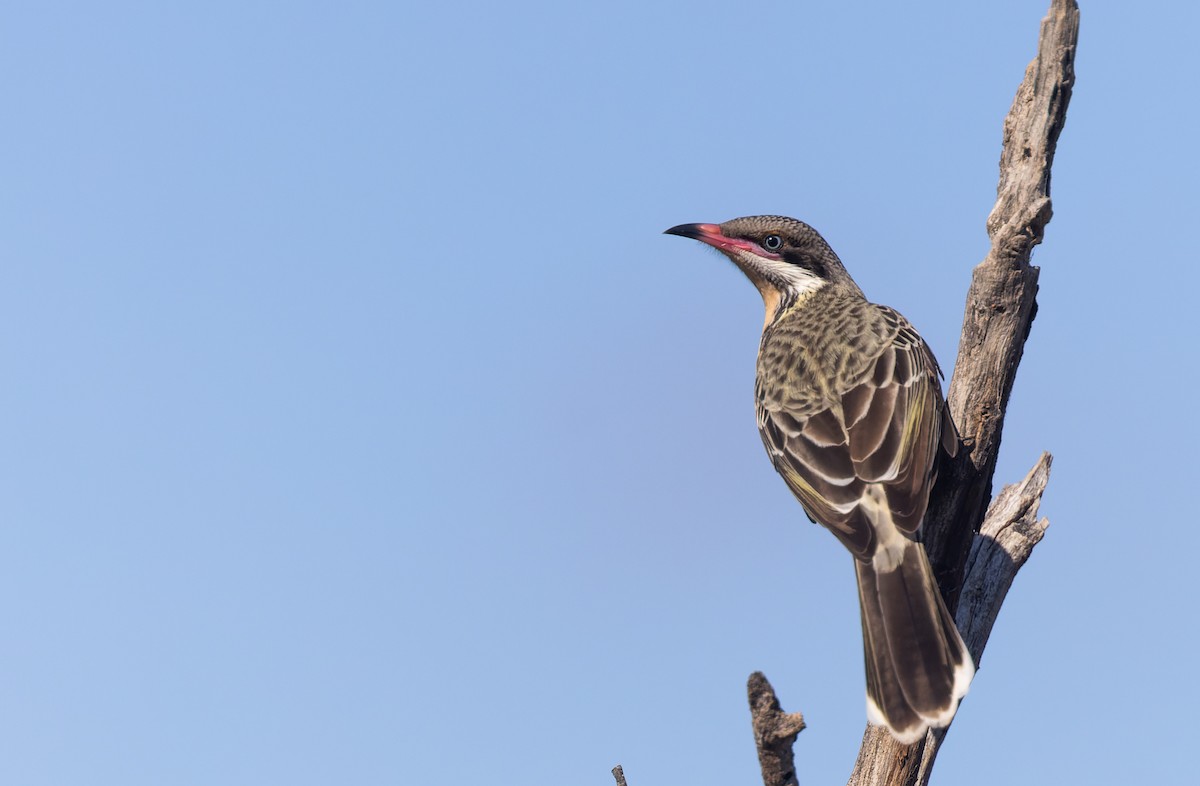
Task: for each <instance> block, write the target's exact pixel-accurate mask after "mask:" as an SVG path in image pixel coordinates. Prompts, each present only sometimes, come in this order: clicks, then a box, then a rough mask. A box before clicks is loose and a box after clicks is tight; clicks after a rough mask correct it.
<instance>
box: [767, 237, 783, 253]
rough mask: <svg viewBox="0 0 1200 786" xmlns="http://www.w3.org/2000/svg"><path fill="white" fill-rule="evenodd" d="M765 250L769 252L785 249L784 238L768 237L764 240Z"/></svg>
mask: <svg viewBox="0 0 1200 786" xmlns="http://www.w3.org/2000/svg"><path fill="white" fill-rule="evenodd" d="M763 248H765V249H766V250H768V251H778V250H779V249H781V248H783V238H781V237H780V236H779V235H767V236H766V237H764V238H763Z"/></svg>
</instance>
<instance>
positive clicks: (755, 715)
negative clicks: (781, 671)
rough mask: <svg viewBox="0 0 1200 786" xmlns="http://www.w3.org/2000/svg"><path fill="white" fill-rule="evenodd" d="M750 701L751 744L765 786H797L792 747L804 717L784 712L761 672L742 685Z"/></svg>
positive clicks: (754, 674)
mask: <svg viewBox="0 0 1200 786" xmlns="http://www.w3.org/2000/svg"><path fill="white" fill-rule="evenodd" d="M746 693H747V696H748V698H749V699H750V717H751V722H752V724H753V726H754V745H755V747H756V748H758V763H759V766H760V767H761V768H762V776H763V784H765V786H798V784H797V781H796V764H795V758H794V756H793V753H792V745H793V744H794V743H795V742H796V735H798V734H799V733H800V732H802V731H804V716H803V715H801V714H800V713H798V712H784V711H783V709H782V708H780V706H779V698H778V697H776V695H775V689H774V688H772V687H771V683H769V682H767V678H766V677H765V676H763V673H762V672H761V671H756V672H754V673H753V674H751V675H750V680H749V682H748V683H747V685H746Z"/></svg>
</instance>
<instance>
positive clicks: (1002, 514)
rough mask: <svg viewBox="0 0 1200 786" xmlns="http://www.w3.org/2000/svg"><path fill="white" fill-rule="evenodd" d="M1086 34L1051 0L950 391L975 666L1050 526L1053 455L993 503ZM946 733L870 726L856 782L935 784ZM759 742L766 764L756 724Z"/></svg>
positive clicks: (950, 511) (950, 502) (859, 785)
mask: <svg viewBox="0 0 1200 786" xmlns="http://www.w3.org/2000/svg"><path fill="white" fill-rule="evenodd" d="M1078 35H1079V8H1078V6H1077V4H1076V3H1075V0H1052V2H1051V6H1050V11H1049V14H1048V15H1047V16H1046V18H1045V19H1043V20H1042V25H1041V34H1040V37H1039V41H1038V53H1037V57H1036V58H1035V59H1034V60H1033V62H1031V63H1030V64H1029V67H1028V68H1027V69H1026V71H1025V79H1024V81H1023V82H1022V83H1021V86H1020V87H1019V88H1018V90H1017V95H1016V98H1015V99H1014V101H1013V105H1012V108H1011V109H1010V110H1009V113H1008V117H1007V118H1006V119H1005V121H1004V143H1003V152H1002V153H1001V156H1000V181H999V186H998V187H997V196H996V204H995V207H994V208H993V209H992V212H991V214H990V215H989V216H988V220H987V229H988V234H989V236H990V238H991V241H992V246H991V250H990V252H989V253H988V255H987V257H986V258H985V259H984V260H983V262H981V263H980V264H979V265H978V266H976V268H975V270H974V273H973V275H972V280H971V286H970V290H969V291H968V293H967V303H966V311H965V314H964V316H963V329H962V334H961V337H960V341H959V350H958V358H957V361H956V363H955V366H954V375H953V377H952V379H951V382H950V390H949V394H948V396H947V400H948V402H949V405H950V411H951V412H952V414H953V415H954V420H955V422H956V424H957V425H958V428H959V433H960V434H961V436H962V437H963V441H964V444H965V445H966V447H967V449H966V450H962V451H960V452H959V455H958V458H957V459H955V460H953V461H948V462H946V464H945V466H943V467H942V468H941V475H940V477H939V481H938V484H937V486H936V488H935V489H934V492H933V495H932V496H931V498H930V507H929V510H928V512H927V514H926V520H925V524H924V527H923V538H924V541H925V547H926V550H927V551H928V552H929V555H930V560H931V562H932V563H933V566H934V570H935V572H936V573H937V576H938V579H939V583H940V585H941V589H942V594H943V596H944V597H945V598H946V601H947V604H948V605H949V607H950V609H951V610H954V609H956V608H958V613H957V616H956V621H957V623H958V626H959V629H960V630H961V631H962V632H963V638H964V640H965V641H966V642H967V646H968V647H969V649H970V650H971V654H972V656H973V657H974V658H975V660H976V663H978V662H979V660H980V658H981V656H982V654H983V649H984V647H985V645H986V644H987V639H988V636H989V635H990V633H991V630H992V625H993V624H994V623H995V620H996V616H997V614H998V613H999V610H1000V606H1001V604H1002V603H1003V602H1004V597H1005V595H1006V593H1007V592H1008V588H1009V587H1010V586H1011V584H1012V580H1013V578H1014V577H1015V576H1016V573H1017V571H1018V570H1019V569H1020V568H1021V566H1022V565H1023V564H1024V563H1025V560H1026V559H1028V557H1029V554H1030V552H1031V551H1032V549H1033V547H1034V546H1035V545H1036V544H1037V542H1038V541H1039V540H1040V539H1041V537H1042V533H1043V532H1044V531H1045V528H1046V526H1047V524H1048V522H1047V521H1046V520H1045V519H1040V520H1039V519H1038V518H1037V509H1038V503H1039V501H1040V499H1041V494H1042V492H1043V490H1044V489H1045V486H1046V482H1047V480H1048V478H1049V470H1050V456H1049V454H1043V456H1042V458H1041V459H1040V460H1039V461H1038V463H1037V465H1036V466H1035V467H1034V468H1033V470H1031V471H1030V473H1029V475H1028V476H1026V478H1025V479H1024V480H1023V481H1022V482H1021V483H1018V484H1015V485H1014V486H1009V487H1007V488H1006V489H1004V491H1002V492H1001V493H1000V495H998V496H997V498H996V500H995V501H994V502H993V503H992V504H991V506H990V507H989V506H988V500H989V499H990V498H991V489H992V477H993V475H994V473H995V469H996V458H997V455H998V454H999V450H1000V437H1001V432H1002V430H1003V426H1004V413H1005V410H1006V408H1007V406H1008V399H1009V394H1010V393H1011V392H1012V385H1013V380H1014V379H1015V376H1016V370H1017V366H1018V364H1019V363H1020V361H1021V355H1022V353H1023V350H1024V346H1025V340H1026V339H1027V338H1028V336H1029V330H1030V327H1031V326H1032V324H1033V319H1034V316H1035V315H1036V313H1037V301H1036V296H1037V280H1038V269H1037V268H1035V267H1033V266H1032V265H1030V258H1031V255H1032V253H1033V247H1034V246H1035V245H1037V244H1038V243H1040V242H1041V240H1042V237H1043V232H1044V230H1045V226H1046V223H1047V222H1048V221H1049V220H1050V217H1051V206H1050V168H1051V165H1052V163H1053V159H1054V152H1055V148H1056V145H1057V142H1058V136H1059V133H1060V132H1061V131H1062V128H1063V124H1064V123H1065V121H1066V110H1067V104H1068V102H1069V101H1070V97H1071V88H1072V85H1073V84H1074V81H1075V74H1074V58H1075V45H1076V41H1077V39H1078ZM985 513H986V516H985ZM960 598H961V604H960V602H959V601H960ZM752 679H753V678H752ZM763 681H764V682H765V678H763ZM771 695H772V697H774V693H773V692H772V694H771ZM776 704H777V702H776ZM945 735H946V730H945V729H939V730H936V731H933V732H930V733H929V734H928V735H927V736H926V738H925V739H923V740H920V741H918V742H916V743H915V744H913V745H901V744H900V743H898V742H896V741H895V740H894V739H893V738H892V737H891V735H890V734H888V732H887V731H886V730H885V729H882V728H878V727H872V726H868V727H867V730H866V732H865V733H864V735H863V741H862V746H861V748H860V750H859V755H858V760H857V762H856V764H855V767H854V771H853V773H852V774H851V776H850V780H849V786H867V785H868V784H871V785H872V786H881V785H883V784H886V785H887V786H915V785H917V784H925V783H927V782H928V779H929V775H930V772H931V770H932V767H933V763H934V761H935V759H936V757H937V752H938V748H939V747H940V745H941V742H942V740H943V739H944V738H945ZM755 739H756V741H757V742H758V750H759V759H760V761H762V760H763V750H764V743H763V741H762V740H760V738H759V734H758V733H757V728H756V733H755ZM789 752H790V751H789ZM789 763H790V758H789ZM793 777H794V769H793ZM764 782H765V783H767V785H768V786H776V784H777V783H780V781H777V780H768V779H767V773H766V768H765V767H764Z"/></svg>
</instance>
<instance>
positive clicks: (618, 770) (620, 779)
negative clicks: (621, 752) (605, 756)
mask: <svg viewBox="0 0 1200 786" xmlns="http://www.w3.org/2000/svg"><path fill="white" fill-rule="evenodd" d="M612 774H613V777H614V778H616V779H617V786H629V784H627V783H626V782H625V770H624V769H623V768H622V767H621V765H620V764H618V765H617V766H616V767H613V768H612Z"/></svg>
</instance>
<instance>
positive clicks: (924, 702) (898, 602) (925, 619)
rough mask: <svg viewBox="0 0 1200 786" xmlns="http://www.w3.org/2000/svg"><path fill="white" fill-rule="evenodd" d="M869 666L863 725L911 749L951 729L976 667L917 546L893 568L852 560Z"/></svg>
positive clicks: (909, 545)
mask: <svg viewBox="0 0 1200 786" xmlns="http://www.w3.org/2000/svg"><path fill="white" fill-rule="evenodd" d="M854 564H855V570H856V571H857V572H858V599H859V604H860V606H861V608H862V626H863V649H864V651H865V655H866V663H867V719H868V720H869V721H870V722H871V723H873V724H875V725H878V726H886V727H888V729H889V730H890V731H891V733H892V736H893V737H895V738H896V739H897V740H899V741H900V742H903V743H906V744H911V743H913V742H916V741H917V740H918V739H920V738H921V737H923V736H925V732H926V731H927V730H928V729H929V728H930V727H931V726H932V727H934V728H938V727H941V726H947V725H949V723H950V721H951V719H953V718H954V712H955V710H957V709H958V702H959V699H961V698H962V697H963V696H965V695H966V693H967V688H968V687H969V686H970V684H971V678H972V677H973V676H974V675H975V662H974V661H973V660H972V659H971V654H970V653H969V652H968V651H967V646H966V644H964V643H963V640H962V637H961V636H959V634H958V628H956V627H955V625H954V618H953V617H952V616H950V612H949V611H948V610H947V609H946V604H945V603H943V602H942V596H941V593H939V592H938V588H937V582H936V581H935V580H934V577H933V569H932V568H931V567H930V565H929V558H928V557H926V556H925V549H924V547H923V546H921V544H920V543H916V542H913V541H908V542H907V544H906V545H905V547H904V554H903V556H902V557H901V559H900V562H899V564H898V565H896V566H895V567H894V568H893V569H892V570H888V571H882V570H877V569H876V567H875V566H874V565H873V564H872V563H870V562H863V561H861V560H855V561H854Z"/></svg>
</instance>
